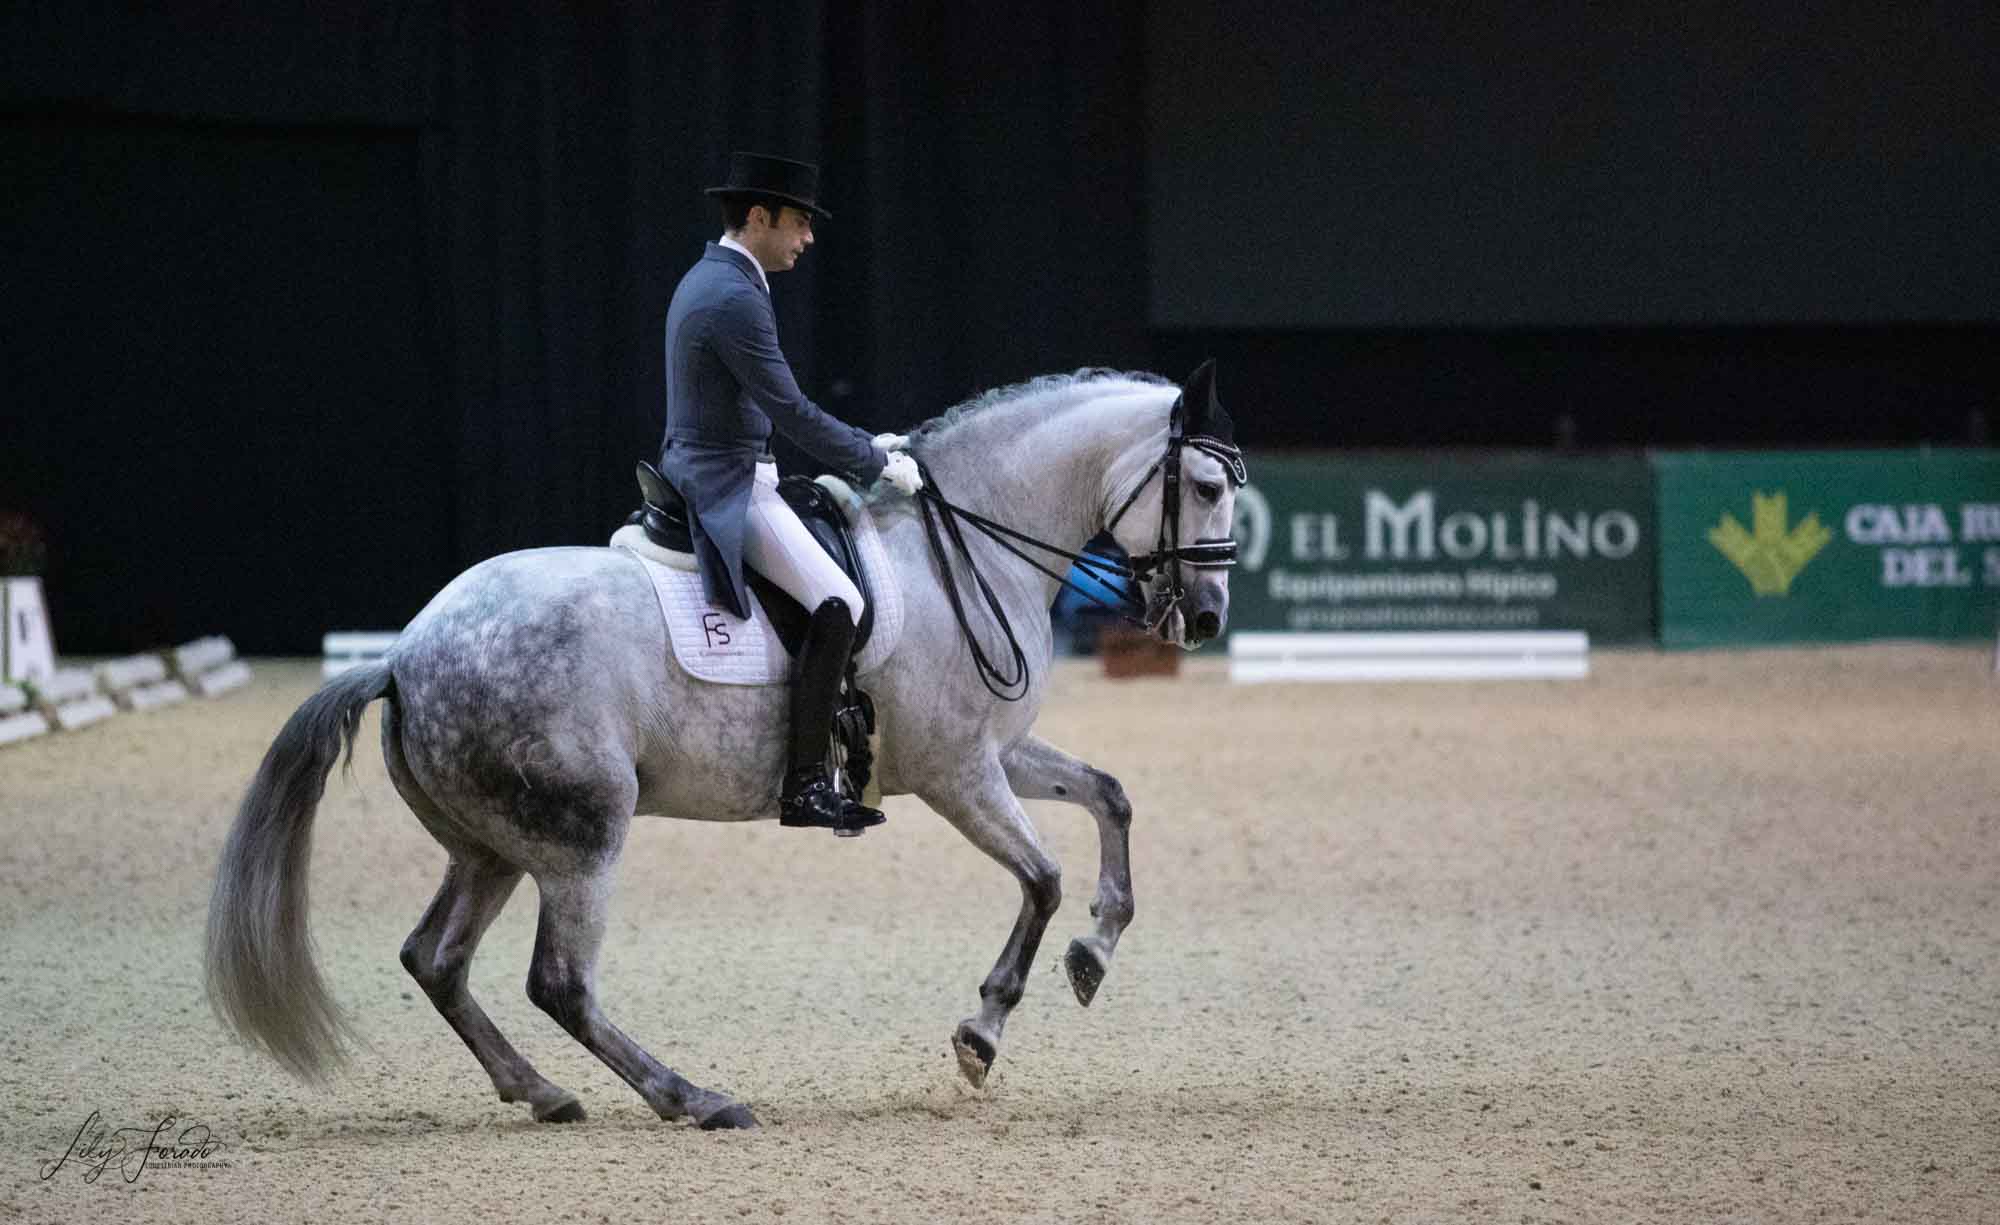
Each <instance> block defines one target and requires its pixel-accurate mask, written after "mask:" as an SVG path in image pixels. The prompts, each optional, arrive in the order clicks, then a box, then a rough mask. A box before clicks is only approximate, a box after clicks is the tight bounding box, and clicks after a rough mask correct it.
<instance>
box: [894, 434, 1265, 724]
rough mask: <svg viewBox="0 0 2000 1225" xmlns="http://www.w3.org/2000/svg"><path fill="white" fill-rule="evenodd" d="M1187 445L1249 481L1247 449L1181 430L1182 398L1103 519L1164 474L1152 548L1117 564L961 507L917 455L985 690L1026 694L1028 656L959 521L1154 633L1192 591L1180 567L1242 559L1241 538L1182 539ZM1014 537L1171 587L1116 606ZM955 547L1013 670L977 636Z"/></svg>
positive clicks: (1111, 574)
mask: <svg viewBox="0 0 2000 1225" xmlns="http://www.w3.org/2000/svg"><path fill="white" fill-rule="evenodd" d="M1185 447H1193V448H1195V449H1196V450H1198V451H1202V452H1204V453H1206V454H1209V455H1212V456H1214V457H1215V458H1216V459H1218V460H1220V461H1222V465H1223V467H1225V468H1226V469H1228V471H1229V475H1230V477H1231V478H1233V479H1234V480H1235V482H1236V484H1237V485H1238V486H1239V487H1241V486H1242V485H1243V484H1245V483H1246V482H1247V481H1248V480H1249V471H1248V469H1247V468H1245V467H1244V464H1243V452H1242V451H1241V450H1240V449H1238V448H1237V447H1236V446H1235V445H1233V444H1231V443H1227V442H1224V441H1222V440H1221V439H1219V438H1213V437H1210V436H1208V435H1203V434H1192V435H1190V434H1186V433H1185V432H1184V431H1183V429H1182V423H1181V409H1180V405H1179V404H1178V403H1176V404H1175V406H1174V411H1173V414H1172V419H1171V421H1170V422H1169V424H1168V430H1167V452H1166V454H1165V455H1162V456H1161V457H1160V458H1159V459H1158V460H1157V461H1155V462H1154V464H1153V466H1152V467H1151V468H1149V469H1147V470H1146V475H1145V477H1144V478H1143V479H1141V480H1140V482H1139V483H1138V484H1137V485H1135V486H1133V488H1132V492H1131V493H1130V494H1128V495H1127V496H1126V498H1125V501H1124V502H1123V503H1122V504H1121V505H1120V506H1119V507H1118V511H1117V513H1116V514H1114V515H1112V516H1111V518H1110V520H1109V521H1108V522H1107V523H1105V525H1104V530H1105V531H1107V532H1109V531H1111V530H1112V529H1113V528H1116V527H1117V526H1118V523H1119V520H1121V519H1123V518H1124V517H1125V512H1126V511H1128V510H1131V509H1132V504H1133V503H1134V502H1136V501H1138V500H1139V495H1140V493H1142V492H1143V491H1144V490H1145V488H1146V486H1148V485H1150V484H1152V483H1153V478H1154V477H1155V476H1159V477H1161V478H1162V479H1163V482H1164V484H1163V485H1162V495H1161V496H1162V501H1161V505H1160V535H1159V539H1158V541H1157V542H1156V544H1155V545H1154V548H1153V551H1152V552H1151V553H1144V554H1141V555H1139V556H1137V557H1133V558H1131V559H1130V561H1129V563H1128V564H1126V565H1119V564H1118V563H1117V562H1114V561H1112V560H1111V559H1110V558H1108V557H1104V556H1103V555H1101V554H1097V553H1072V552H1071V551H1069V550H1068V549H1063V548H1058V547H1056V546H1055V545H1052V544H1049V543H1048V542H1047V541H1044V540H1037V539H1036V538H1035V537H1033V536H1030V535H1028V534H1027V533H1026V532H1018V531H1015V530H1014V529H1013V528H1011V527H1008V526H1006V525H1005V524H1001V523H996V522H994V521H993V520H991V519H988V518H987V517H985V516H984V515H981V514H979V513H977V512H975V511H970V510H967V509H965V508H964V507H963V506H957V505H954V504H953V503H951V502H949V501H947V500H946V498H945V496H944V494H943V492H942V491H940V490H939V489H938V486H937V479H936V478H935V477H933V476H932V475H931V472H930V469H929V468H927V467H925V466H924V463H923V461H922V460H918V461H917V472H918V474H919V475H921V476H922V477H923V478H924V484H923V488H922V489H920V490H918V491H917V509H918V511H919V513H920V514H921V515H922V516H923V521H924V535H925V537H926V538H927V539H929V541H930V545H931V554H932V556H934V557H936V558H937V565H938V574H939V577H940V579H941V580H942V582H943V584H944V591H945V597H946V598H947V599H948V600H950V601H951V611H952V615H953V616H955V617H956V618H957V619H958V628H959V632H960V633H961V634H963V635H964V636H965V642H966V645H967V646H969V647H971V648H972V662H973V665H974V667H976V668H977V669H978V670H979V679H980V680H981V681H982V682H984V683H985V685H986V689H987V692H989V693H991V694H992V695H993V696H994V697H996V698H999V699H1000V700H1001V701H1003V702H1018V701H1020V700H1021V699H1022V698H1023V697H1024V696H1026V695H1027V692H1028V657H1027V654H1026V653H1025V652H1024V651H1022V649H1021V643H1020V640H1019V639H1017V638H1016V637H1015V636H1014V627H1013V625H1012V624H1011V623H1010V622H1009V621H1008V620H1007V613H1006V611H1005V610H1004V609H1003V608H1002V607H1001V605H1000V597H999V596H998V595H996V594H995V593H994V591H993V587H992V585H991V584H989V583H988V582H987V581H986V576H985V575H984V574H981V573H980V572H979V567H978V565H976V564H975V563H974V562H973V560H972V552H971V550H970V549H969V548H968V547H967V545H966V543H965V536H964V533H963V531H962V530H961V528H960V524H961V522H963V523H969V524H971V525H972V526H973V527H975V528H977V529H979V531H980V532H982V533H984V534H985V535H986V536H987V537H988V538H989V539H991V540H992V541H993V542H994V543H995V544H997V545H999V546H1000V547H1001V548H1003V549H1005V550H1007V551H1008V552H1009V553H1012V554H1013V555H1014V556H1015V557H1018V558H1020V559H1021V560H1022V561H1024V562H1027V563H1028V564H1029V565H1031V566H1033V567H1034V568H1035V569H1037V570H1039V571H1041V572H1042V573H1043V574H1046V575H1048V576H1049V577H1050V578H1052V579H1054V580H1056V582H1058V583H1060V584H1062V585H1063V586H1064V587H1066V588H1068V589H1069V590H1071V591H1074V592H1075V593H1076V594H1078V595H1080V596H1082V597H1083V598H1084V599H1086V600H1089V601H1090V602H1091V603H1092V604H1095V605H1097V606H1098V607H1099V608H1102V609H1105V610H1107V611H1109V612H1113V613H1116V614H1117V615H1118V616H1119V617H1120V618H1122V619H1123V620H1125V621H1126V622H1127V623H1129V624H1131V625H1134V626H1137V627H1138V628H1140V629H1142V630H1145V631H1146V632H1148V633H1151V632H1153V631H1155V630H1157V629H1158V628H1159V626H1160V625H1161V623H1163V622H1164V621H1165V620H1166V619H1167V615H1168V614H1169V613H1171V612H1172V611H1173V610H1174V608H1175V607H1176V606H1177V605H1178V604H1179V603H1180V602H1181V601H1182V600H1183V599H1185V598H1186V596H1187V589H1186V587H1185V586H1184V585H1183V584H1182V582H1181V567H1182V566H1187V567H1189V568H1190V569H1195V570H1226V569H1228V568H1230V567H1232V566H1234V565H1235V564H1236V541H1235V540H1233V539H1231V538H1228V537H1224V538H1221V539H1208V538H1204V539H1201V540H1197V541H1195V542H1194V543H1192V544H1182V543H1181V451H1182V449H1183V448H1185ZM947 537H949V540H950V547H949V549H948V548H947V546H946V538H947ZM1014 541H1019V542H1020V543H1021V544H1025V545H1028V546H1030V547H1033V548H1037V549H1040V550H1042V551H1043V552H1045V553H1050V554H1053V555H1055V556H1057V557H1064V558H1067V559H1069V561H1070V562H1071V563H1073V564H1074V565H1075V566H1076V568H1077V569H1079V570H1082V571H1083V572H1084V573H1085V574H1087V575H1089V576H1090V577H1092V578H1095V579H1097V580H1099V581H1100V582H1102V581H1104V580H1106V579H1111V578H1120V579H1127V580H1131V581H1132V582H1133V583H1144V582H1146V581H1148V580H1149V579H1151V578H1152V576H1153V574H1154V573H1155V572H1156V571H1162V570H1164V573H1165V577H1166V585H1165V586H1164V587H1163V588H1161V589H1160V590H1158V591H1155V592H1154V594H1153V598H1152V599H1151V600H1150V601H1149V600H1147V599H1146V598H1145V597H1143V596H1141V595H1139V594H1138V593H1137V591H1136V590H1135V589H1133V588H1126V589H1125V590H1124V592H1123V598H1122V599H1121V600H1120V601H1119V602H1118V603H1116V604H1114V603H1112V602H1110V601H1108V600H1106V599H1104V598H1103V597H1102V596H1100V595H1098V594H1097V593H1096V592H1094V591H1088V590H1085V589H1084V588H1082V587H1079V586H1077V585H1076V584H1075V583H1073V582H1071V581H1070V580H1069V579H1068V577H1066V576H1065V575H1061V574H1057V573H1056V572H1055V571H1053V570H1051V569H1049V568H1048V567H1047V566H1045V565H1043V564H1042V563H1041V562H1040V561H1037V560H1036V559H1035V558H1033V557H1030V556H1028V555H1027V554H1026V553H1024V552H1022V551H1021V550H1020V548H1018V547H1017V546H1016V545H1015V544H1014V543H1013V542H1014ZM952 551H956V552H957V553H958V555H959V556H960V557H962V558H964V559H965V568H966V570H967V571H968V572H969V573H970V574H971V575H972V578H973V581H974V582H975V583H977V584H978V586H979V594H980V596H981V597H982V598H983V599H984V600H985V602H986V607H987V611H988V615H989V616H990V617H991V618H992V620H993V623H994V624H995V625H997V626H999V627H1000V632H1001V634H1002V636H1004V637H1005V638H1006V640H1007V648H1008V651H1009V652H1010V653H1011V654H1012V655H1013V665H1012V668H1011V669H1010V671H1011V672H1012V674H1013V675H1011V676H1009V675H1007V673H1006V672H1003V671H1002V670H1001V669H1000V667H999V666H998V665H996V664H995V663H994V662H993V660H992V659H991V658H990V657H988V655H987V654H986V651H985V648H983V647H981V646H980V644H979V639H978V637H977V636H975V635H974V634H973V632H972V623H971V620H970V618H969V617H968V616H967V613H966V608H965V600H964V597H963V596H962V595H961V594H960V592H959V587H958V578H957V576H956V575H955V574H954V573H953V572H952V566H951V558H950V553H951V552H952ZM1135 614H1136V615H1135Z"/></svg>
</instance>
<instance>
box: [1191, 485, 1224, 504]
mask: <svg viewBox="0 0 2000 1225" xmlns="http://www.w3.org/2000/svg"><path fill="white" fill-rule="evenodd" d="M1194 491H1195V493H1197V494H1199V495H1200V497H1201V500H1202V501H1204V502H1215V501H1219V500H1220V499H1221V497H1222V486H1220V485H1218V484H1216V483H1215V482H1214V481H1200V482H1197V483H1196V484H1195V487H1194Z"/></svg>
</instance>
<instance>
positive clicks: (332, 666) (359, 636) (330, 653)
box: [319, 630, 400, 677]
mask: <svg viewBox="0 0 2000 1225" xmlns="http://www.w3.org/2000/svg"><path fill="white" fill-rule="evenodd" d="M399 633H400V631H393V630H388V631H385V630H366V631H363V630H337V631H334V632H333V633H329V634H327V635H326V636H325V637H324V638H322V639H321V640H320V654H321V656H322V658H321V660H320V665H319V674H320V675H321V676H323V677H327V676H339V675H340V674H341V673H343V672H345V671H347V670H348V669H349V668H354V667H359V666H360V665H362V664H365V663H371V662H373V661H375V660H377V659H380V658H382V656H383V654H384V653H385V652H387V651H388V649H389V648H390V647H391V646H393V645H395V642H396V638H397V637H398V635H399Z"/></svg>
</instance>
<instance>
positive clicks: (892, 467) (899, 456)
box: [882, 451, 924, 494]
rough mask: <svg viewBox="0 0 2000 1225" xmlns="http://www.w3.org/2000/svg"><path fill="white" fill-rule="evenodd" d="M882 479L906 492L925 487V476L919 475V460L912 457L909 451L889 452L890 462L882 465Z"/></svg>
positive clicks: (910, 492)
mask: <svg viewBox="0 0 2000 1225" xmlns="http://www.w3.org/2000/svg"><path fill="white" fill-rule="evenodd" d="M882 479H883V480H885V481H887V482H889V483H890V484H891V485H894V486H895V487H896V488H897V489H899V490H901V491H902V492H903V493H906V494H914V493H916V492H917V490H919V489H922V488H923V487H924V478H923V477H921V476H918V475H917V461H916V460H914V459H912V458H910V453H909V452H908V451H892V452H890V453H889V462H888V463H886V464H884V465H882Z"/></svg>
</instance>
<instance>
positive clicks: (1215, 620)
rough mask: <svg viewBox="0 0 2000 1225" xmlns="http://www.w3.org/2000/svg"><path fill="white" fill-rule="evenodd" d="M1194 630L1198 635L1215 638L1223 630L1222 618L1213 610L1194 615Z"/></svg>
mask: <svg viewBox="0 0 2000 1225" xmlns="http://www.w3.org/2000/svg"><path fill="white" fill-rule="evenodd" d="M1194 632H1195V634H1196V635H1197V636H1198V637H1202V638H1213V637H1215V636H1216V635H1217V634H1220V633H1221V632H1222V618H1221V617H1218V616H1216V615H1215V614H1214V613H1212V612H1199V613H1196V614H1195V615H1194Z"/></svg>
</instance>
